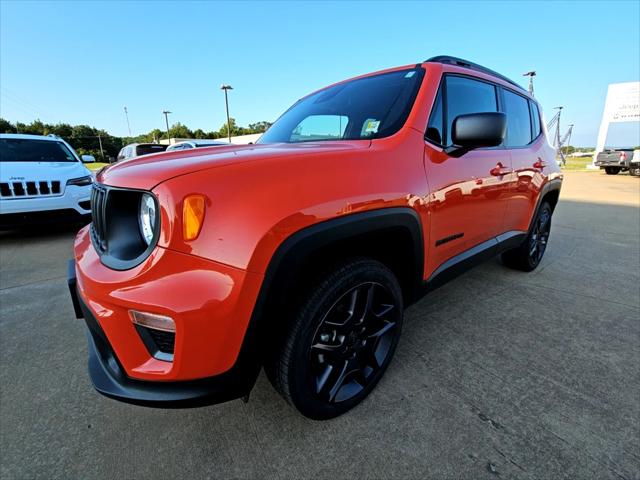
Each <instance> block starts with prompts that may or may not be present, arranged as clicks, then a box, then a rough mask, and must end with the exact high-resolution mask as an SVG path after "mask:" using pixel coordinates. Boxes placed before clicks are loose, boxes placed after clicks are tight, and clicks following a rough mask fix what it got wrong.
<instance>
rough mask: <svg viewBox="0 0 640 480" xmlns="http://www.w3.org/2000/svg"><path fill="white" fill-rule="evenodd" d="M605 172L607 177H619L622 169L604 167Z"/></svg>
mask: <svg viewBox="0 0 640 480" xmlns="http://www.w3.org/2000/svg"><path fill="white" fill-rule="evenodd" d="M604 171H605V173H606V174H607V175H617V174H618V173H620V169H619V168H616V167H604Z"/></svg>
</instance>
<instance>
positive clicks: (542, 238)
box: [502, 202, 552, 272]
mask: <svg viewBox="0 0 640 480" xmlns="http://www.w3.org/2000/svg"><path fill="white" fill-rule="evenodd" d="M551 214H552V211H551V205H549V203H547V202H543V203H542V204H541V205H540V208H539V209H538V213H537V214H536V218H535V219H534V221H533V227H532V228H531V231H530V232H529V235H527V238H526V240H525V241H524V242H523V243H522V245H520V246H519V247H518V248H514V249H513V250H508V251H506V252H504V253H503V254H502V262H503V263H504V264H505V265H506V266H508V267H511V268H515V269H516V270H522V271H524V272H530V271H532V270H535V269H536V267H537V266H538V265H539V264H540V261H541V260H542V257H543V256H544V252H545V251H546V249H547V243H548V242H549V234H550V232H551Z"/></svg>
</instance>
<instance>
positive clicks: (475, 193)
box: [425, 74, 511, 271]
mask: <svg viewBox="0 0 640 480" xmlns="http://www.w3.org/2000/svg"><path fill="white" fill-rule="evenodd" d="M497 111H498V90H497V87H496V86H495V85H494V84H492V83H489V82H485V81H483V80H480V79H477V78H475V77H468V76H461V75H453V74H447V75H445V76H444V77H443V80H442V82H441V83H440V89H439V92H438V97H437V99H436V102H435V104H434V107H433V108H432V112H431V114H430V118H429V124H428V127H427V132H426V142H425V170H426V173H427V180H428V182H429V189H430V191H431V193H430V202H429V204H430V206H431V209H430V211H431V236H430V238H431V240H430V242H431V244H430V245H429V246H430V248H431V252H432V253H431V255H429V261H430V263H431V265H430V267H431V271H433V270H434V269H435V268H437V267H438V266H440V265H441V264H442V263H444V262H445V261H446V260H448V259H449V258H451V257H453V256H455V255H457V254H459V253H462V252H464V251H465V250H469V249H471V248H473V247H475V246H477V245H479V244H481V243H483V242H485V241H487V240H490V239H492V238H493V237H495V236H497V235H499V234H500V233H502V232H503V231H504V214H505V211H506V202H507V199H508V194H509V178H510V175H511V157H510V156H509V153H508V152H507V151H506V150H505V149H504V148H503V147H496V148H483V149H477V150H473V151H470V152H468V153H466V154H464V155H463V156H461V157H459V158H456V157H452V156H449V155H447V153H446V151H445V148H446V147H447V146H450V145H451V144H452V141H451V125H452V124H453V120H454V119H455V118H456V117H457V116H458V115H463V114H467V113H480V112H497Z"/></svg>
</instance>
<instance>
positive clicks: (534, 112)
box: [529, 100, 542, 138]
mask: <svg viewBox="0 0 640 480" xmlns="http://www.w3.org/2000/svg"><path fill="white" fill-rule="evenodd" d="M529 108H530V109H531V120H532V121H533V138H538V135H540V133H541V132H542V128H541V127H540V111H539V110H538V105H536V103H535V102H532V101H531V100H529Z"/></svg>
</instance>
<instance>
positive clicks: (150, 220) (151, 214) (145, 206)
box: [138, 193, 156, 245]
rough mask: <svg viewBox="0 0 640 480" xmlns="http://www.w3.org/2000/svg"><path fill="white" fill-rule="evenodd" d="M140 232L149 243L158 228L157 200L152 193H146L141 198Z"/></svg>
mask: <svg viewBox="0 0 640 480" xmlns="http://www.w3.org/2000/svg"><path fill="white" fill-rule="evenodd" d="M138 223H139V224H140V233H141V234H142V238H144V241H145V242H147V245H149V244H150V243H151V241H152V240H153V235H154V233H155V228H156V201H155V199H154V198H153V196H152V195H150V194H148V193H145V194H144V195H142V198H141V199H140V213H139V215H138Z"/></svg>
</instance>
